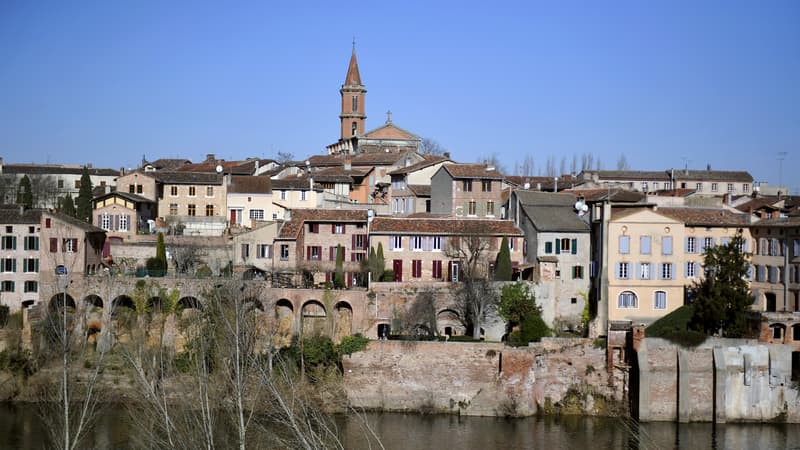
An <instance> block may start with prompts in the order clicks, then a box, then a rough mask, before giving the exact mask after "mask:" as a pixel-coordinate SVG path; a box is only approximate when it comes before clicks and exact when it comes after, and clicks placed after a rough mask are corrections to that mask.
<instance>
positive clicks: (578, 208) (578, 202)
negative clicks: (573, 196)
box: [575, 200, 583, 211]
mask: <svg viewBox="0 0 800 450" xmlns="http://www.w3.org/2000/svg"><path fill="white" fill-rule="evenodd" d="M582 206H583V202H582V201H580V200H578V201H577V202H575V209H577V210H578V211H580V210H581V207H582Z"/></svg>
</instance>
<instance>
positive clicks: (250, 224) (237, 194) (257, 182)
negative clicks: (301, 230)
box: [225, 175, 283, 228]
mask: <svg viewBox="0 0 800 450" xmlns="http://www.w3.org/2000/svg"><path fill="white" fill-rule="evenodd" d="M225 180H226V182H227V189H226V191H227V196H228V198H227V200H226V203H227V208H228V220H229V222H228V224H229V226H230V227H234V228H235V227H244V228H256V227H257V226H258V222H263V221H268V220H275V219H277V218H278V216H279V215H281V216H282V213H283V212H282V211H281V209H280V208H278V207H277V206H275V204H274V203H273V202H272V182H271V180H270V179H269V178H268V177H254V176H247V175H229V176H226V177H225Z"/></svg>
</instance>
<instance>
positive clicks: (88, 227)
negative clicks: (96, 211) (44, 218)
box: [47, 212, 106, 233]
mask: <svg viewBox="0 0 800 450" xmlns="http://www.w3.org/2000/svg"><path fill="white" fill-rule="evenodd" d="M47 215H49V216H50V217H53V218H54V219H56V220H60V221H62V222H65V223H67V224H70V225H73V226H76V227H78V228H80V229H82V230H83V231H85V232H87V233H105V232H106V230H104V229H102V228H98V227H96V226H94V225H92V224H91V223H88V222H84V221H82V220H80V219H76V218H74V217H70V216H67V215H64V214H59V213H53V212H48V213H47Z"/></svg>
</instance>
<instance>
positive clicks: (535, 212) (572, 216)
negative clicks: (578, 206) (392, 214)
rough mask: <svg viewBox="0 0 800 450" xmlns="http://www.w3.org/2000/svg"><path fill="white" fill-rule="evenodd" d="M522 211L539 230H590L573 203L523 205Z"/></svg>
mask: <svg viewBox="0 0 800 450" xmlns="http://www.w3.org/2000/svg"><path fill="white" fill-rule="evenodd" d="M522 211H524V212H525V215H526V216H528V218H530V220H531V222H532V223H533V226H535V227H536V229H537V230H539V231H572V232H586V233H588V232H589V225H588V224H586V222H584V221H582V220H581V219H580V218H579V217H578V214H576V212H575V211H574V210H573V209H572V205H570V206H538V205H522Z"/></svg>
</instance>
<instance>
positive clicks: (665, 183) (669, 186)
mask: <svg viewBox="0 0 800 450" xmlns="http://www.w3.org/2000/svg"><path fill="white" fill-rule="evenodd" d="M664 189H672V182H671V181H665V182H664Z"/></svg>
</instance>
